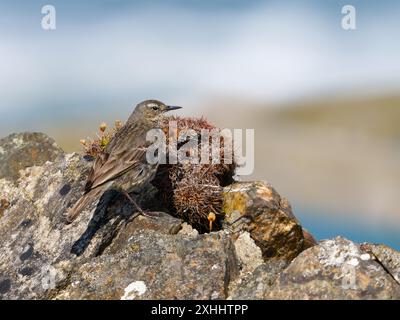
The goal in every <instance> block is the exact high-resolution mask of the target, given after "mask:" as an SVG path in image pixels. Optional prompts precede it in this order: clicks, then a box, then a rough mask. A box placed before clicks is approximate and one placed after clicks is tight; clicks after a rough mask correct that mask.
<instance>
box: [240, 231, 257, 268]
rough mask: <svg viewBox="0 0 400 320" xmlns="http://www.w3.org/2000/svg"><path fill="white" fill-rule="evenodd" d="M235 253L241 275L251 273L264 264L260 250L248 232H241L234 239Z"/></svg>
mask: <svg viewBox="0 0 400 320" xmlns="http://www.w3.org/2000/svg"><path fill="white" fill-rule="evenodd" d="M235 251H236V255H237V257H238V259H239V262H240V265H241V270H242V272H243V273H246V272H252V271H253V270H254V269H255V268H257V267H258V266H259V265H261V264H262V263H263V262H264V261H263V258H262V252H261V249H260V248H259V247H257V245H256V244H255V242H254V240H253V239H252V238H251V237H250V234H249V233H248V232H243V233H242V234H240V236H239V237H238V238H237V239H236V241H235Z"/></svg>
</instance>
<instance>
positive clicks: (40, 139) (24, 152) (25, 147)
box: [0, 132, 64, 181]
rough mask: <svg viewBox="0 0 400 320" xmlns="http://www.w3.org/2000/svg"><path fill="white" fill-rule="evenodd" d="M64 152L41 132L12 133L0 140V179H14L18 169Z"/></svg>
mask: <svg viewBox="0 0 400 320" xmlns="http://www.w3.org/2000/svg"><path fill="white" fill-rule="evenodd" d="M63 154H64V152H63V151H62V149H61V148H60V147H58V146H57V144H56V143H55V141H54V140H53V139H51V138H50V137H48V136H47V135H45V134H43V133H37V132H34V133H29V132H24V133H14V134H11V135H9V136H7V137H5V138H3V139H1V140H0V179H1V178H7V179H10V180H13V181H14V180H16V179H18V177H19V170H21V169H25V168H27V167H32V166H41V165H43V164H44V163H45V162H46V161H54V160H55V159H57V158H58V157H60V156H62V155H63Z"/></svg>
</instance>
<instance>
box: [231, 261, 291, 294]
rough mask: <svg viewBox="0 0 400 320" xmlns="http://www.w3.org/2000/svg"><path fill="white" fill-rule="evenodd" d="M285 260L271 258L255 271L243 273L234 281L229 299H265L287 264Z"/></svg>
mask: <svg viewBox="0 0 400 320" xmlns="http://www.w3.org/2000/svg"><path fill="white" fill-rule="evenodd" d="M287 264H288V262H287V261H285V260H271V261H269V262H267V263H263V264H261V265H260V266H258V267H257V268H256V269H255V270H254V271H253V272H251V273H248V274H245V275H242V276H241V277H239V279H238V280H237V281H235V282H233V283H232V285H231V287H230V293H229V299H232V300H263V299H265V298H266V295H267V293H268V291H269V290H270V289H271V286H272V284H273V283H274V281H275V279H276V278H277V277H278V275H279V274H280V272H282V270H283V269H284V268H285V267H286V266H287Z"/></svg>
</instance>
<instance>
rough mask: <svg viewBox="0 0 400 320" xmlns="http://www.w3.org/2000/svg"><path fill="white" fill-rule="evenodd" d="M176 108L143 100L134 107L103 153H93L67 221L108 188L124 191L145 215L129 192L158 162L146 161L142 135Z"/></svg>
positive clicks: (149, 176) (148, 178)
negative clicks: (90, 164)
mask: <svg viewBox="0 0 400 320" xmlns="http://www.w3.org/2000/svg"><path fill="white" fill-rule="evenodd" d="M180 108H181V107H176V106H167V105H165V104H164V103H162V102H160V101H158V100H146V101H143V102H141V103H139V104H138V105H137V106H136V108H135V110H134V111H133V112H132V114H131V116H130V117H129V118H128V121H127V122H126V123H125V125H124V126H123V127H122V128H121V129H120V130H119V131H118V132H117V133H116V134H115V136H114V137H113V138H112V139H111V141H110V142H109V144H108V145H107V147H106V149H105V152H103V153H101V154H100V155H99V156H97V158H96V160H95V162H94V164H93V167H92V169H91V171H90V173H89V176H88V178H87V181H86V184H85V187H84V194H83V196H82V197H81V198H80V199H79V200H78V201H77V202H76V203H75V205H74V206H73V207H72V208H71V209H70V211H69V212H68V214H67V222H68V223H71V222H72V221H73V220H74V219H75V218H76V217H77V216H78V214H79V213H80V212H81V211H82V210H83V209H84V208H85V207H86V206H87V205H88V204H90V203H93V202H94V201H96V200H99V199H100V197H101V195H102V194H103V193H104V192H105V191H107V190H109V189H115V190H117V191H120V192H122V193H123V194H125V196H126V197H127V198H128V199H129V201H131V202H132V203H133V204H134V205H135V207H136V209H137V210H138V211H139V212H140V213H141V214H145V212H143V210H142V209H141V208H140V207H139V206H138V205H137V204H136V202H135V201H134V200H133V199H132V198H131V196H130V195H129V192H130V191H131V190H133V189H135V188H138V187H140V186H141V185H143V184H144V183H146V182H149V181H151V180H152V179H153V178H154V175H155V173H156V171H157V166H158V165H157V164H149V163H148V162H147V160H146V151H147V148H148V146H149V145H150V144H151V142H148V141H147V140H146V134H147V132H148V131H149V130H151V129H156V128H158V127H159V122H160V120H161V117H162V115H163V114H164V113H165V112H167V111H171V110H176V109H180Z"/></svg>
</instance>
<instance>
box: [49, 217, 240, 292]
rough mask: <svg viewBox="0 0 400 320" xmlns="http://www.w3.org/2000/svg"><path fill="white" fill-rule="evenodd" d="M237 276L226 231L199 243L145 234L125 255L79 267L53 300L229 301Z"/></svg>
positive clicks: (114, 254)
mask: <svg viewBox="0 0 400 320" xmlns="http://www.w3.org/2000/svg"><path fill="white" fill-rule="evenodd" d="M146 219H148V218H146ZM107 253H112V254H107ZM237 272H238V270H237V263H236V260H235V254H234V248H233V244H232V242H231V239H230V237H229V235H227V234H226V233H224V232H223V231H221V232H218V233H213V234H208V235H200V236H199V237H198V238H197V239H187V238H185V237H184V236H181V235H166V234H160V233H158V232H155V231H143V232H138V233H134V234H133V235H131V236H130V238H129V239H128V242H127V244H126V247H125V249H123V250H118V252H115V251H114V250H110V251H108V250H107V251H105V252H104V254H103V255H102V256H100V257H96V258H94V259H91V260H90V261H89V262H87V263H83V264H81V265H79V266H77V268H76V270H74V272H73V274H72V275H71V278H70V280H69V284H68V285H67V286H66V287H64V288H63V289H62V290H60V292H58V294H57V295H56V296H55V297H54V298H55V299H225V298H226V296H227V288H228V285H229V282H230V281H231V280H232V278H234V277H235V276H236V274H237Z"/></svg>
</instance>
